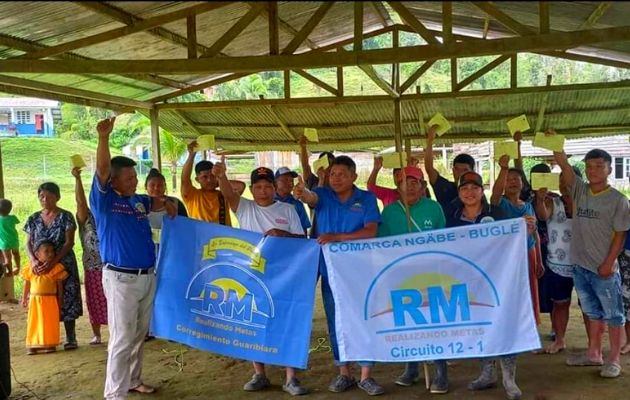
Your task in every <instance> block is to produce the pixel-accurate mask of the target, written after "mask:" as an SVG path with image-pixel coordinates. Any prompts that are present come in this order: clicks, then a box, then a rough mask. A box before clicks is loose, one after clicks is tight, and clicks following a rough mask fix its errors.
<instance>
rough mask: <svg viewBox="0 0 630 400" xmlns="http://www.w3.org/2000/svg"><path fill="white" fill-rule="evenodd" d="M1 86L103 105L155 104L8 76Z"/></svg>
mask: <svg viewBox="0 0 630 400" xmlns="http://www.w3.org/2000/svg"><path fill="white" fill-rule="evenodd" d="M0 84H2V85H4V86H9V87H11V86H13V87H18V88H24V89H31V90H39V91H47V92H50V93H55V94H61V95H68V96H73V97H78V98H83V99H88V100H96V101H100V102H102V103H113V104H118V105H119V106H123V107H133V108H151V107H152V106H153V104H151V103H148V102H143V101H137V100H131V99H127V98H125V97H118V96H112V95H108V94H102V93H96V92H91V91H87V90H82V89H75V88H71V87H67V86H59V85H53V84H50V83H45V82H37V81H32V80H28V79H22V78H16V77H13V76H8V75H0Z"/></svg>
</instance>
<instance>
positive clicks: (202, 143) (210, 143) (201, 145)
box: [197, 135, 216, 151]
mask: <svg viewBox="0 0 630 400" xmlns="http://www.w3.org/2000/svg"><path fill="white" fill-rule="evenodd" d="M215 149H216V146H215V144H214V135H201V136H199V137H198V138H197V151H204V150H215Z"/></svg>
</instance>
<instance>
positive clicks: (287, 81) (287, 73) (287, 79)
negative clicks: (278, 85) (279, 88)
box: [284, 71, 291, 99]
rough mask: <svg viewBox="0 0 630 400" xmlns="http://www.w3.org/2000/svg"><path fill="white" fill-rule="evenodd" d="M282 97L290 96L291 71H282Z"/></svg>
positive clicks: (288, 97)
mask: <svg viewBox="0 0 630 400" xmlns="http://www.w3.org/2000/svg"><path fill="white" fill-rule="evenodd" d="M284 98H285V99H290V98H291V71H284Z"/></svg>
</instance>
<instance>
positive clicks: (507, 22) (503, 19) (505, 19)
mask: <svg viewBox="0 0 630 400" xmlns="http://www.w3.org/2000/svg"><path fill="white" fill-rule="evenodd" d="M472 3H473V4H474V5H475V6H477V8H479V9H480V10H482V11H483V12H485V13H486V14H488V15H489V16H491V17H492V18H494V19H496V20H497V21H499V22H500V23H501V25H503V26H505V27H506V28H508V29H509V30H511V31H512V32H514V33H517V34H519V35H521V36H525V35H531V34H533V33H534V31H533V29H531V28H528V27H526V26H525V25H523V24H521V23H520V22H518V21H516V20H515V19H514V18H512V17H510V16H509V15H507V14H506V13H504V12H503V11H501V10H499V9H498V8H497V7H496V6H495V5H494V4H492V3H491V2H489V1H473V2H472Z"/></svg>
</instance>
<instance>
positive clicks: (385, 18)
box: [369, 1, 394, 28]
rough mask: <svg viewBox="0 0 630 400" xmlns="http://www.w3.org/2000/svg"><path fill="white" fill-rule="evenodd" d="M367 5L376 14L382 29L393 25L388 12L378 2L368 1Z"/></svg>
mask: <svg viewBox="0 0 630 400" xmlns="http://www.w3.org/2000/svg"><path fill="white" fill-rule="evenodd" d="M369 4H370V6H372V8H373V9H374V11H375V12H376V17H377V18H378V20H379V21H380V22H381V25H383V28H387V27H388V26H390V25H394V21H392V18H391V17H390V15H389V12H388V11H387V9H386V8H385V7H383V4H382V3H381V2H380V1H370V2H369Z"/></svg>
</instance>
